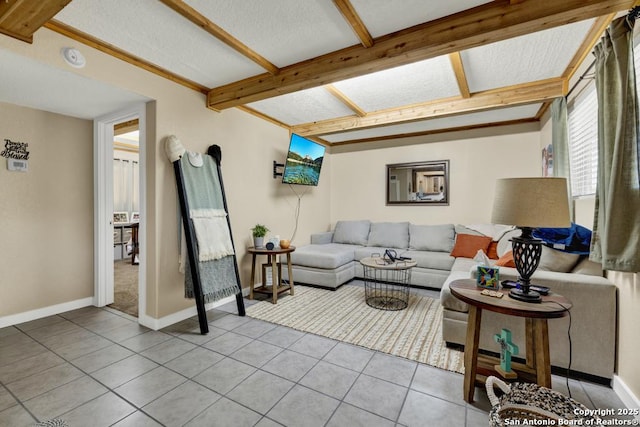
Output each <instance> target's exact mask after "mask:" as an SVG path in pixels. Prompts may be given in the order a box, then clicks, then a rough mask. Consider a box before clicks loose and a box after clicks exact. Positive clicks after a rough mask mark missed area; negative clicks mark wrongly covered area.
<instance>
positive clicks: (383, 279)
mask: <svg viewBox="0 0 640 427" xmlns="http://www.w3.org/2000/svg"><path fill="white" fill-rule="evenodd" d="M360 264H362V267H363V268H364V295H365V301H366V302H367V305H368V306H370V307H373V308H378V309H380V310H391V311H395V310H403V309H405V308H407V305H408V304H409V282H410V281H411V269H412V268H413V267H415V266H416V262H415V261H412V260H409V261H396V262H392V263H389V262H387V261H386V260H385V259H384V258H382V257H368V258H363V259H361V260H360Z"/></svg>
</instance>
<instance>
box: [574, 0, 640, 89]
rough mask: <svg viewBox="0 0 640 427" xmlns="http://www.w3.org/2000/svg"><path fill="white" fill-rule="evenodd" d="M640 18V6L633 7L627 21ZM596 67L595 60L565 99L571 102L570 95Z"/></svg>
mask: <svg viewBox="0 0 640 427" xmlns="http://www.w3.org/2000/svg"><path fill="white" fill-rule="evenodd" d="M638 18H640V6H635V7H633V8H632V9H631V10H630V11H629V13H628V14H627V20H629V19H632V20H634V21H635V20H636V19H638ZM594 65H596V60H595V59H594V60H593V62H592V63H591V65H589V67H588V68H587V69H586V70H585V72H584V73H582V75H581V76H580V78H579V79H578V81H577V82H575V83H574V85H573V86H571V89H569V92H567V94H566V95H565V99H567V100H569V95H571V92H573V91H574V89H575V88H576V87H578V85H579V84H580V82H582V81H583V80H584V79H585V78H586V76H587V74H589V72H590V71H591V69H592V68H593V67H594Z"/></svg>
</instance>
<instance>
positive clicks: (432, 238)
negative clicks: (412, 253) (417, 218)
mask: <svg viewBox="0 0 640 427" xmlns="http://www.w3.org/2000/svg"><path fill="white" fill-rule="evenodd" d="M455 236H456V235H455V229H454V227H453V224H443V225H415V224H411V225H409V249H414V250H417V251H436V252H451V249H452V248H453V244H454V242H455Z"/></svg>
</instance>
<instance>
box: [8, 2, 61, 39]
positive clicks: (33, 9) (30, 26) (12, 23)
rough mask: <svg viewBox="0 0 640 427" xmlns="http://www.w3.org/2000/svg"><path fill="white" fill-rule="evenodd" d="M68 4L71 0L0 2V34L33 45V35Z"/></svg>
mask: <svg viewBox="0 0 640 427" xmlns="http://www.w3.org/2000/svg"><path fill="white" fill-rule="evenodd" d="M70 2H71V0H40V1H33V0H4V1H0V33H2V34H5V35H7V36H10V37H13V38H16V39H18V40H22V41H23V42H27V43H33V33H35V32H36V31H38V29H39V28H40V27H42V26H43V25H44V24H45V23H46V22H47V21H49V20H50V19H51V18H53V17H54V16H55V15H56V14H57V13H58V12H60V11H61V10H62V9H64V7H65V6H66V5H67V4H69V3H70Z"/></svg>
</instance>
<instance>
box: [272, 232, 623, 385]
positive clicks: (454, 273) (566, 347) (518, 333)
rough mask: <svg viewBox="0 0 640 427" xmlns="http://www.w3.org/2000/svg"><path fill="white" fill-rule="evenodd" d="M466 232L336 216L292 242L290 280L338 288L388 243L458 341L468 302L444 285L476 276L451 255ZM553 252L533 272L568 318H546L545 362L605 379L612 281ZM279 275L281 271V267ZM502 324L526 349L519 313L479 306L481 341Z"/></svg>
mask: <svg viewBox="0 0 640 427" xmlns="http://www.w3.org/2000/svg"><path fill="white" fill-rule="evenodd" d="M466 233H469V234H479V233H477V232H476V231H473V230H470V229H467V228H465V227H463V226H454V225H453V224H441V225H415V224H410V223H408V222H371V221H368V220H362V221H338V222H337V223H336V226H335V229H334V230H333V231H330V232H323V233H317V234H313V235H312V236H311V244H309V245H304V246H300V247H297V248H296V251H295V252H294V253H293V254H292V266H293V269H292V274H293V277H294V279H295V282H296V283H301V284H310V285H314V286H320V287H324V288H329V289H336V288H337V287H339V286H341V285H343V284H345V283H347V282H349V281H350V280H352V279H354V278H362V277H363V276H364V272H363V268H362V266H361V264H360V262H359V261H360V260H361V259H363V258H365V257H368V256H371V255H372V254H380V255H382V254H384V251H385V249H394V250H395V251H396V252H397V254H398V255H402V256H406V257H410V258H411V259H413V260H415V261H416V262H417V265H416V267H414V268H413V270H412V274H411V282H410V284H411V285H412V286H414V287H422V288H429V289H436V290H437V289H439V290H440V301H441V304H442V306H443V320H442V335H443V339H444V340H445V341H446V342H447V343H450V344H459V345H464V342H465V335H466V325H467V312H468V307H467V305H466V304H465V303H463V302H462V301H460V300H458V299H457V298H455V297H453V296H452V295H451V293H450V291H449V284H450V283H451V282H452V281H453V280H457V279H469V278H474V277H475V276H474V274H475V270H476V266H477V263H476V262H475V261H473V260H472V259H470V258H454V257H452V256H451V255H450V253H451V250H452V248H453V247H454V244H455V240H456V235H457V234H466ZM510 237H511V236H510V235H509V234H508V233H507V234H506V235H504V236H502V238H501V239H500V241H499V242H498V251H499V252H500V251H501V250H502V251H504V250H505V249H504V248H505V247H506V248H507V250H508V247H509V243H508V240H509V239H510ZM557 252H558V251H554V250H551V249H545V251H543V260H542V261H541V266H540V267H539V269H538V271H536V273H535V274H534V276H533V279H532V280H533V281H534V283H537V284H540V285H544V286H548V287H550V288H551V289H552V291H554V292H557V293H559V294H561V295H563V296H565V297H567V298H568V299H569V300H571V301H572V303H573V308H572V309H571V318H570V319H569V318H568V317H565V318H563V319H553V320H550V321H549V347H550V354H551V363H552V365H553V366H555V367H559V368H566V367H568V365H569V363H571V369H572V371H575V372H579V373H582V374H587V375H588V376H594V377H598V378H597V379H600V380H602V379H611V378H612V376H613V373H614V368H615V349H616V313H617V299H616V298H617V292H616V287H615V285H614V284H613V283H612V282H611V281H609V280H608V279H606V278H605V277H602V270H601V269H599V268H598V266H596V265H595V264H593V263H590V262H589V261H588V260H578V259H577V257H575V258H571V257H567V256H566V255H563V254H562V253H557ZM550 270H555V271H550ZM283 275H284V276H285V277H287V271H286V269H285V270H284V271H283ZM517 278H518V273H517V271H516V270H515V268H510V267H500V279H501V280H504V279H512V280H516V279H517ZM569 322H571V329H570V330H569ZM503 327H508V328H509V329H511V331H512V333H513V340H514V342H515V343H516V344H518V345H519V346H520V349H521V354H524V351H525V342H524V320H523V319H521V318H514V317H507V316H505V315H501V314H497V313H492V312H485V313H483V318H482V333H481V337H480V348H481V349H485V350H488V351H492V352H497V351H499V348H498V345H497V343H495V341H494V340H493V335H494V334H495V333H498V332H499V331H500V330H501V329H502V328H503ZM569 336H570V340H569ZM570 356H571V358H570Z"/></svg>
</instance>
